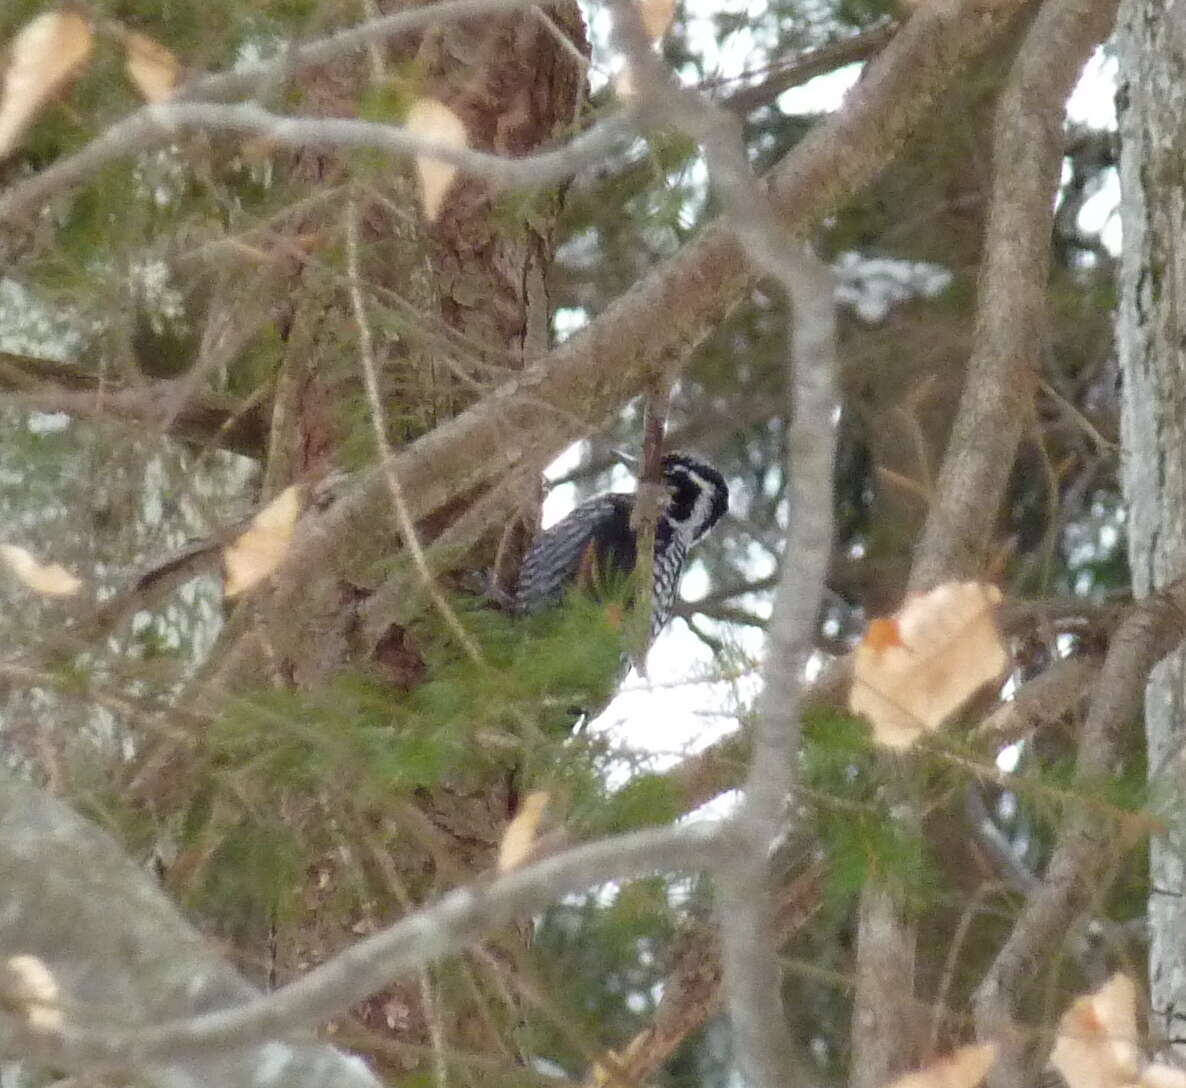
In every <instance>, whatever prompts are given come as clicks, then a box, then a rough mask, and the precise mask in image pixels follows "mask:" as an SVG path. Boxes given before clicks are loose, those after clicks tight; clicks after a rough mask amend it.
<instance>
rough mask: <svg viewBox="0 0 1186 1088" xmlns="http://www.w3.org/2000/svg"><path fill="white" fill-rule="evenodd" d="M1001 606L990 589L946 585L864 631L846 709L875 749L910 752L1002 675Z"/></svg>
mask: <svg viewBox="0 0 1186 1088" xmlns="http://www.w3.org/2000/svg"><path fill="white" fill-rule="evenodd" d="M1000 600H1001V594H1000V591H999V590H998V589H997V588H996V587H995V586H992V585H988V584H986V583H983V582H948V583H946V584H944V585H941V586H937V587H936V588H935V589H933V590H931V591H930V592H929V593H923V594H916V595H914V596H911V597H909V598H908V599H907V600H906V603H905V604H904V605H903V606H902V608H901V609H900V610H899V611H898V613H897V614H896V615H894V616H892V617H890V618H888V619H875V620H873V621H872V622H871V623H870V624H869V628H868V630H867V631H866V632H865V637H864V638H863V639H862V640H861V642H860V644H859V645H858V646H857V649H856V654H855V655H854V659H853V682H852V689H851V691H850V692H849V697H848V705H849V709H850V710H852V711H853V713H856V714H863V715H865V717H867V718H868V719H869V721H870V722H871V723H872V725H873V737H874V739H875V740H876V741H877V743H878V744H883V745H885V746H886V747H889V748H907V747H909V746H910V745H911V744H913V743H914V742H915V741H916V740H917V739H918V737H919V736H921V735H922V734H923V733H925V732H928V731H931V730H935V729H938V728H939V726H940V725H941V724H942V723H943V721H944V720H945V719H946V718H947V717H949V716H950V715H951V714H953V713H954V712H955V711H956V710H958V709H959V708H960V707H961V706H962V705H963V704H964V703H965V702H967V700H968V699H969V698H970V697H971V696H972V695H973V694H975V692H976V691H978V690H979V689H980V688H981V687H983V686H984V685H985V684H986V683H988V682H989V681H990V680H994V679H996V678H998V677H999V676H1001V675H1002V673H1003V672H1004V670H1005V667H1006V666H1007V665H1008V663H1009V655H1008V652H1007V651H1006V649H1005V644H1004V642H1003V640H1002V639H1001V635H1000V632H999V630H998V629H997V624H996V607H997V605H998V604H999V603H1000Z"/></svg>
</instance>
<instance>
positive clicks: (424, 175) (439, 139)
mask: <svg viewBox="0 0 1186 1088" xmlns="http://www.w3.org/2000/svg"><path fill="white" fill-rule="evenodd" d="M404 127H405V128H407V130H408V131H409V132H411V133H414V134H415V135H417V136H423V137H424V138H425V139H428V140H433V141H435V142H436V143H439V144H444V145H445V146H446V147H465V146H466V145H467V144H468V143H469V136H468V134H467V133H466V131H465V123H464V122H463V121H462V120H461V118H460V117H458V116H457V114H455V113H454V112H453V111H452V110H451V109H449V107H448V106H446V105H445V103H444V102H439V101H438V100H437V99H435V98H421V99H419V100H418V101H416V102H414V103H413V104H412V108H411V109H410V110H409V111H408V116H407V119H406V120H405V121H404ZM456 173H457V167H456V166H454V165H453V164H452V163H448V162H442V161H441V160H440V159H434V158H433V157H432V156H431V155H417V156H416V174H417V177H418V178H419V179H420V206H421V208H422V209H423V210H424V218H425V219H427V220H428V221H429V222H430V223H435V222H436V219H437V216H439V215H440V214H441V207H442V206H443V204H444V202H445V194H446V193H447V192H448V191H449V186H450V185H451V184H452V183H453V177H454V175H455V174H456Z"/></svg>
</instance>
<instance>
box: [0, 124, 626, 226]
mask: <svg viewBox="0 0 1186 1088" xmlns="http://www.w3.org/2000/svg"><path fill="white" fill-rule="evenodd" d="M194 131H203V132H228V133H233V134H235V135H238V136H251V137H253V138H255V139H259V140H263V141H264V142H265V143H267V144H270V145H272V146H275V147H297V148H304V147H322V148H370V149H372V150H376V151H385V152H387V153H388V154H391V155H399V156H416V155H420V156H429V157H431V158H434V159H440V160H442V161H444V162H449V163H453V164H454V165H456V166H457V167H459V168H460V169H462V170H466V171H468V172H469V173H472V174H476V175H478V176H480V177H482V178H483V179H484V180H486V181H487V182H488V183H489V184H490V185H491V187H493V188H495V189H500V188H525V189H536V188H544V187H547V186H549V185H552V184H554V183H555V182H558V181H562V180H564V179H566V178H568V177H571V176H572V175H573V174H574V173H576V172H577V171H578V170H580V169H581V168H582V167H584V166H586V165H588V164H590V163H594V162H599V161H600V160H601V159H603V158H604V157H605V156H606V154H608V153H609V152H610V151H612V150H613V149H614V148H615V147H616V146H617V145H618V144H619V143H620V142H621V141H622V140H623V139H624V138H625V137H626V136H627V135H629V134H630V132H631V126H630V124H629V120H628V118H627V117H626V116H625V115H617V116H613V117H610V118H608V119H607V120H605V121H601V122H599V123H598V124H596V125H594V127H593V128H591V129H590V130H589V131H588V132H586V133H583V134H582V135H580V136H577V137H576V138H575V139H573V140H571V141H570V142H569V143H568V144H567V145H565V146H564V147H561V148H559V149H557V150H554V151H542V152H540V153H539V154H536V155H528V156H526V157H524V158H521V159H508V158H504V157H502V156H500V155H492V154H489V153H488V152H485V151H474V150H472V149H470V148H464V147H450V146H448V145H446V144H442V143H438V142H437V141H435V140H429V139H425V138H423V137H420V136H415V135H413V134H412V133H411V132H409V131H408V130H407V129H404V128H401V127H399V126H398V125H386V124H382V123H380V122H377V121H359V120H353V119H349V118H332V117H287V116H282V115H280V114H275V113H270V112H269V111H267V110H265V109H264V108H263V107H262V106H259V105H257V104H255V103H253V102H245V103H240V104H238V105H229V106H228V105H220V104H217V103H206V102H167V103H156V104H153V105H148V106H144V107H142V108H141V109H139V110H137V111H136V112H135V113H133V114H131V115H130V116H128V117H126V118H125V119H124V120H122V121H120V122H118V123H117V124H114V125H112V126H110V127H109V128H108V129H106V130H105V131H104V133H103V134H102V135H101V136H99V137H97V138H96V139H94V140H93V141H91V143H89V144H87V146H86V147H84V148H83V149H82V150H81V151H77V152H75V153H74V154H73V155H70V156H69V157H68V158H65V159H61V160H60V161H58V162H56V163H54V164H53V165H52V166H50V167H47V168H46V169H45V170H43V171H41V173H39V174H35V175H33V176H32V177H31V178H28V179H26V180H25V181H21V182H18V183H17V184H16V185H13V186H12V187H10V188H9V189H8V191H7V192H6V193H5V194H3V195H2V196H0V222H4V221H11V220H18V219H21V218H22V217H25V216H28V215H30V214H33V213H35V212H37V211H38V210H40V209H41V208H42V207H43V206H44V205H45V202H46V201H47V200H49V199H50V198H52V197H53V196H54V195H55V194H57V193H60V192H63V191H65V190H67V189H70V188H73V187H74V186H76V185H80V184H82V183H83V182H85V181H87V180H89V179H90V178H91V177H93V176H94V175H95V174H96V173H97V172H98V171H99V170H101V169H102V168H103V167H104V166H106V165H107V164H108V163H110V162H113V161H115V160H117V159H123V158H127V157H128V156H129V155H134V154H137V153H140V152H144V151H149V150H152V149H154V148H158V147H167V146H168V145H169V144H172V143H175V142H176V141H177V140H178V139H179V138H180V137H182V136H183V135H185V134H186V133H188V132H194Z"/></svg>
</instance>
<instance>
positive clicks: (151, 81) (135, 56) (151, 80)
mask: <svg viewBox="0 0 1186 1088" xmlns="http://www.w3.org/2000/svg"><path fill="white" fill-rule="evenodd" d="M124 69H125V71H126V72H127V73H128V78H129V79H130V80H131V81H132V82H133V83H134V84H135V85H136V90H138V91H139V92H140V94H141V95H142V96H143V97H144V100H145V101H146V102H164V101H165V100H166V99H167V98H169V97H171V96H172V94H173V92H174V91H175V90H176V89H177V84H178V83H179V82H180V80H181V61H179V60H178V59H177V58H176V57H175V56H174V55H173V53H172V52H170V50H168V49H166V48H165V47H164V46H163V45H161V43H160V42H158V41H156V40H155V39H153V38H150V37H149V36H148V35H147V34H139V33H137V32H136V31H132V32H130V33H129V34H127V35H126V36H125V38H124Z"/></svg>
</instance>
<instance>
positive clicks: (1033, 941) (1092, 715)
mask: <svg viewBox="0 0 1186 1088" xmlns="http://www.w3.org/2000/svg"><path fill="white" fill-rule="evenodd" d="M1067 6H1068V7H1070V6H1072V5H1067ZM1183 635H1186V579H1182V580H1179V581H1177V582H1175V583H1174V584H1173V585H1171V586H1169V587H1168V588H1167V589H1165V590H1163V591H1161V592H1159V593H1155V594H1153V595H1151V596H1149V597H1146V598H1144V599H1143V600H1142V601H1141V602H1140V603H1139V604H1137V605H1134V606H1133V608H1132V609H1131V610H1130V612H1129V614H1128V616H1127V618H1126V619H1125V620H1124V622H1123V623H1122V624H1121V625H1120V628H1119V629H1118V630H1117V632H1116V634H1115V636H1114V637H1113V639H1112V642H1111V645H1110V646H1109V647H1108V655H1107V658H1106V659H1105V661H1104V665H1103V668H1102V669H1101V670H1100V674H1099V678H1098V680H1097V681H1096V687H1095V694H1094V696H1093V697H1092V700H1091V706H1090V708H1089V710H1088V714H1087V720H1086V722H1085V723H1084V726H1083V733H1082V738H1081V740H1080V744H1079V756H1078V760H1077V762H1076V767H1075V779H1076V786H1077V787H1079V788H1082V789H1085V790H1090V789H1091V788H1092V787H1093V786H1095V785H1096V784H1098V783H1099V782H1100V781H1102V780H1104V779H1106V778H1107V777H1108V776H1109V775H1111V774H1112V772H1113V769H1114V767H1115V765H1116V762H1117V760H1118V758H1119V754H1120V751H1121V748H1122V742H1123V737H1124V731H1125V729H1126V728H1129V727H1131V726H1133V725H1134V723H1136V722H1138V721H1139V720H1140V712H1141V706H1142V704H1143V701H1144V694H1145V684H1146V682H1147V681H1148V678H1149V673H1150V671H1151V670H1152V669H1153V666H1154V665H1156V664H1157V662H1158V661H1160V660H1161V659H1162V658H1163V657H1164V656H1165V655H1166V654H1167V653H1169V652H1170V651H1171V650H1172V649H1173V648H1174V647H1175V646H1177V645H1178V644H1179V643H1180V642H1181V641H1182V638H1183ZM1140 833H1141V834H1143V833H1144V828H1143V827H1142V829H1141V830H1140ZM1117 837H1118V836H1117V827H1116V820H1115V818H1114V816H1109V815H1108V814H1107V813H1106V812H1105V811H1104V810H1102V809H1101V808H1100V807H1098V806H1094V805H1083V806H1079V807H1077V808H1076V809H1074V810H1073V811H1072V812H1071V813H1070V814H1069V815H1068V818H1067V821H1066V824H1065V825H1064V827H1063V828H1062V830H1061V832H1060V834H1059V837H1058V842H1057V844H1056V846H1055V849H1054V853H1053V855H1052V857H1051V859H1050V863H1049V865H1048V866H1047V868H1046V872H1045V874H1044V875H1043V877H1042V882H1041V886H1040V887H1039V888H1038V889H1037V891H1035V892H1034V893H1033V894H1032V895H1031V896H1030V897H1029V899H1028V901H1027V902H1026V905H1025V908H1024V909H1023V910H1022V912H1021V915H1020V917H1019V918H1018V919H1017V922H1016V923H1015V924H1014V926H1013V930H1012V932H1011V933H1010V934H1009V938H1008V940H1007V941H1006V942H1005V944H1004V946H1003V947H1002V948H1001V950H1000V951H999V952H998V953H997V957H996V959H995V960H994V961H993V964H992V966H991V967H990V968H989V970H988V972H987V973H986V974H985V976H984V979H983V980H982V981H981V983H980V985H979V987H978V988H977V990H976V996H975V1002H974V1004H975V1014H976V1032H977V1035H978V1036H979V1037H980V1038H981V1039H993V1040H995V1041H996V1042H997V1043H998V1045H999V1046H1000V1047H1001V1058H1000V1064H999V1066H998V1068H999V1069H1003V1070H1004V1075H1003V1076H1002V1077H1001V1079H999V1080H997V1079H995V1078H996V1074H993V1077H994V1082H995V1083H997V1084H999V1085H1002V1086H1004V1085H1009V1084H1016V1083H1018V1081H1017V1080H1016V1077H1017V1076H1018V1074H1019V1071H1020V1070H1021V1069H1022V1068H1023V1067H1022V1061H1023V1058H1024V1039H1023V1037H1022V1035H1021V1033H1020V1032H1019V1031H1018V1029H1017V1026H1016V1024H1015V1021H1014V1017H1015V1016H1016V1015H1017V1012H1018V1010H1019V1008H1020V1004H1021V1001H1022V999H1023V997H1024V994H1025V992H1026V991H1027V987H1028V986H1029V984H1031V983H1032V982H1034V981H1036V980H1038V979H1040V978H1041V977H1042V971H1043V967H1042V965H1043V963H1044V961H1045V960H1046V957H1047V955H1048V953H1049V950H1050V949H1051V948H1056V947H1058V945H1059V943H1060V942H1061V941H1062V939H1063V937H1064V936H1065V935H1066V933H1067V932H1068V930H1069V929H1070V927H1071V924H1072V923H1073V921H1074V920H1075V918H1076V917H1077V915H1079V913H1080V912H1082V911H1083V910H1084V909H1085V908H1086V907H1087V906H1088V904H1089V903H1090V902H1091V900H1092V897H1093V896H1094V895H1095V894H1097V893H1098V892H1099V890H1100V885H1101V882H1102V881H1103V879H1104V876H1105V874H1106V873H1107V871H1108V868H1109V867H1110V866H1111V864H1112V862H1113V858H1114V857H1115V848H1116V843H1117Z"/></svg>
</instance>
